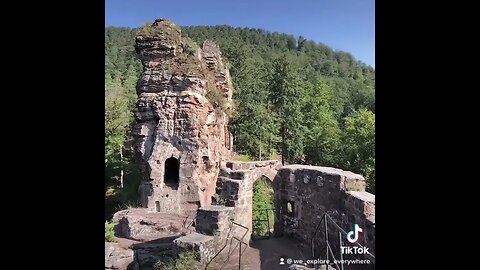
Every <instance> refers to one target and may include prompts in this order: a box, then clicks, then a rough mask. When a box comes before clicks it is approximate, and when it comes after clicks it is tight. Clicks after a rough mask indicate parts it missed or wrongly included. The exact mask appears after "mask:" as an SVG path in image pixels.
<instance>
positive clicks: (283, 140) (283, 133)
mask: <svg viewBox="0 0 480 270" xmlns="http://www.w3.org/2000/svg"><path fill="white" fill-rule="evenodd" d="M282 165H285V124H282Z"/></svg>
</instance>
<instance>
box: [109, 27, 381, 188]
mask: <svg viewBox="0 0 480 270" xmlns="http://www.w3.org/2000/svg"><path fill="white" fill-rule="evenodd" d="M135 34H136V29H129V28H116V27H107V28H105V111H106V112H105V121H106V123H105V125H106V126H105V148H106V152H105V161H106V164H105V166H106V169H107V170H106V172H107V175H106V185H112V183H115V181H117V180H118V179H119V177H121V176H122V175H123V173H125V175H126V177H127V178H128V176H129V175H130V174H133V171H134V169H132V168H133V166H131V165H132V163H133V158H132V149H131V141H132V138H131V135H130V131H131V128H132V121H133V114H132V109H133V106H134V104H135V99H136V95H135V93H136V92H135V84H136V81H137V79H138V76H139V74H140V72H141V68H142V67H141V64H140V62H139V61H138V59H137V57H136V55H135V51H134V47H133V45H134V41H135ZM182 35H183V36H185V37H189V38H190V39H192V40H193V41H195V42H197V43H198V44H201V43H203V41H204V40H206V39H212V40H214V41H215V42H216V43H217V44H218V45H219V46H220V48H221V50H222V53H223V55H224V57H225V59H226V61H227V62H228V63H229V66H230V72H231V75H232V79H233V84H234V87H235V91H234V99H235V104H236V112H235V113H234V115H233V117H232V119H231V122H230V128H231V130H232V133H233V135H234V144H235V151H236V152H237V153H239V154H243V155H248V156H250V157H252V158H253V159H268V158H271V157H278V156H276V155H282V157H283V159H285V162H286V163H304V164H313V165H321V166H336V167H339V168H342V169H346V170H351V171H353V172H356V173H360V174H363V175H364V176H365V177H366V178H367V180H368V188H367V189H368V190H369V191H370V192H374V187H375V70H374V69H373V68H372V67H370V66H367V65H365V64H364V63H361V62H360V61H356V60H355V59H354V57H353V56H352V55H351V54H349V53H346V52H339V51H334V50H332V49H331V48H329V47H328V46H326V45H324V44H321V43H316V42H314V41H311V40H308V39H306V38H305V37H298V38H295V37H294V36H291V35H286V34H279V33H270V32H267V31H264V30H260V29H249V28H233V27H230V26H192V27H182ZM131 178H133V177H131ZM125 181H126V180H125ZM131 181H133V180H131ZM117 182H118V181H117ZM133 182H135V181H133ZM133 189H134V188H132V190H133ZM132 192H133V191H132Z"/></svg>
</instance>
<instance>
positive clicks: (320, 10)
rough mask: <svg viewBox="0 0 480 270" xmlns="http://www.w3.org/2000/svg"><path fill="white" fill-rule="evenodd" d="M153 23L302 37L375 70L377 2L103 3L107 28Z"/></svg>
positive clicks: (117, 0)
mask: <svg viewBox="0 0 480 270" xmlns="http://www.w3.org/2000/svg"><path fill="white" fill-rule="evenodd" d="M156 18H167V19H170V20H172V21H174V22H175V23H177V24H178V25H180V26H188V25H231V26H234V27H250V28H261V29H264V30H267V31H271V32H280V33H286V34H292V35H295V36H304V37H305V38H307V39H309V40H314V41H316V42H321V43H324V44H326V45H328V46H330V47H331V48H332V49H335V50H341V51H346V52H349V53H351V54H352V55H353V56H354V57H355V58H356V59H357V60H360V61H362V62H364V63H366V64H368V65H371V66H373V67H375V0H296V1H291V0H239V1H224V0H204V1H197V0H184V1H161V0H135V1H134V0H106V1H105V25H106V26H127V27H138V26H140V25H143V24H144V23H146V22H151V21H153V20H154V19H156Z"/></svg>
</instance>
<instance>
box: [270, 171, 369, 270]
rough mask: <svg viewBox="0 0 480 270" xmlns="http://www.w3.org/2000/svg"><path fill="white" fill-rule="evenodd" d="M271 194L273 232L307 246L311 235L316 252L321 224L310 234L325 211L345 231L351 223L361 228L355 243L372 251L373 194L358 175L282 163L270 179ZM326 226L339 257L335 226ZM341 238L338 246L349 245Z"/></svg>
mask: <svg viewBox="0 0 480 270" xmlns="http://www.w3.org/2000/svg"><path fill="white" fill-rule="evenodd" d="M274 198H275V211H276V213H275V215H276V222H275V229H274V233H275V235H277V236H279V235H282V236H287V237H289V238H293V239H294V240H296V241H298V242H299V243H300V244H302V245H303V246H304V247H305V248H308V249H310V247H311V240H312V238H313V239H314V243H315V249H316V250H317V253H316V254H318V253H319V252H321V250H322V249H323V248H324V247H325V233H324V229H323V226H322V227H321V229H320V230H318V231H317V233H316V235H315V237H313V236H314V233H315V231H316V229H317V225H318V224H319V222H320V220H321V218H322V216H323V214H324V213H327V214H329V215H330V216H331V217H332V219H333V221H335V223H337V224H338V225H339V226H340V227H341V228H342V229H344V230H345V231H346V232H348V231H350V230H352V229H353V228H354V224H358V225H359V226H360V227H361V228H362V229H364V232H363V233H362V234H361V235H360V242H359V243H360V244H361V245H363V246H366V247H368V248H369V251H370V252H371V253H372V254H375V195H373V194H371V193H368V192H365V180H364V178H363V177H362V176H361V175H358V174H354V173H352V172H348V171H343V170H340V169H335V168H329V167H317V166H307V165H289V166H284V167H282V168H281V169H280V170H279V171H278V174H277V176H276V178H275V180H274ZM327 226H330V230H328V232H329V235H328V239H329V243H330V245H331V246H332V250H334V254H335V256H336V258H339V257H340V254H339V253H340V248H339V244H340V243H339V241H340V240H339V235H338V230H336V229H335V227H334V226H333V225H332V223H329V224H327ZM341 240H342V246H348V245H351V244H350V243H348V242H347V240H346V238H345V237H342V239H341ZM323 250H324V249H323ZM323 254H325V251H323ZM309 255H310V254H309ZM347 258H348V256H344V259H347ZM355 258H358V257H355ZM363 269H365V268H363Z"/></svg>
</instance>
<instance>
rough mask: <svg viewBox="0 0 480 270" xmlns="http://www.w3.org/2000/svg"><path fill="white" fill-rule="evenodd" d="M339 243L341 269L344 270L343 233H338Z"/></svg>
mask: <svg viewBox="0 0 480 270" xmlns="http://www.w3.org/2000/svg"><path fill="white" fill-rule="evenodd" d="M338 241H339V243H340V262H341V263H340V268H341V269H342V270H343V253H342V232H340V231H339V232H338Z"/></svg>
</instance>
